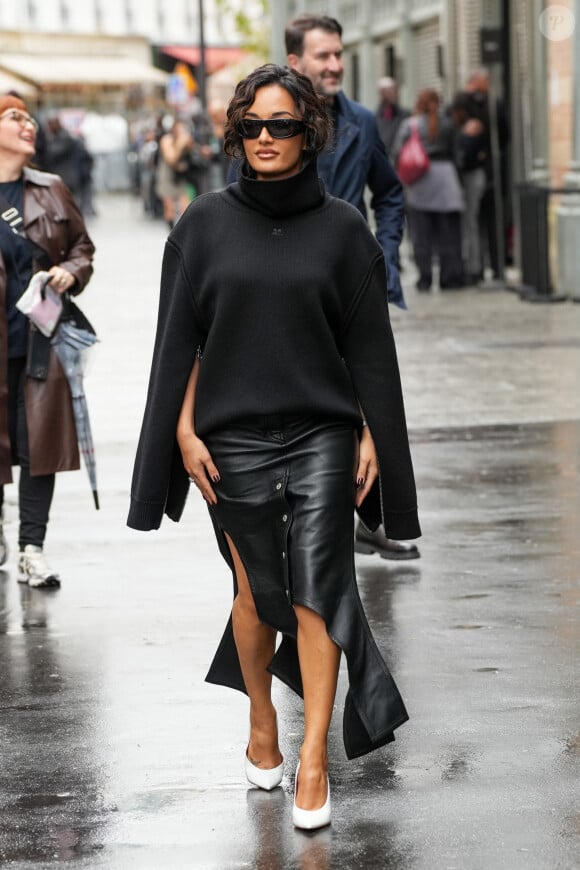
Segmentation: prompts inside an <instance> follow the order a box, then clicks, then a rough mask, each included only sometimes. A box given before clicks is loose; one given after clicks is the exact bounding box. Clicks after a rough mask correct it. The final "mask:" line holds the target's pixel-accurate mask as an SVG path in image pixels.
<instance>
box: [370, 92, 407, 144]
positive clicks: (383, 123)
mask: <svg viewBox="0 0 580 870" xmlns="http://www.w3.org/2000/svg"><path fill="white" fill-rule="evenodd" d="M377 87H378V91H379V105H378V106H377V111H376V112H375V117H376V119H377V127H378V128H379V135H380V137H381V139H382V140H383V144H384V146H385V150H386V152H387V154H388V155H389V157H391V159H392V151H393V144H394V142H395V138H396V136H397V133H398V132H399V127H400V126H401V122H402V121H404V120H405V118H408V117H409V115H410V114H411V113H410V111H409V110H408V109H403V107H402V106H400V105H399V88H398V86H397V82H396V81H395V79H392V78H390V76H384V78H380V79H379V81H378V83H377Z"/></svg>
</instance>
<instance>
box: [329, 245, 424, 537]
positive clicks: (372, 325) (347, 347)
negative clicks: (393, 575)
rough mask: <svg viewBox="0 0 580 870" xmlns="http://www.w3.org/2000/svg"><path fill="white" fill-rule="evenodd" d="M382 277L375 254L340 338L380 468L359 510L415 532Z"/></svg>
mask: <svg viewBox="0 0 580 870" xmlns="http://www.w3.org/2000/svg"><path fill="white" fill-rule="evenodd" d="M384 282H385V264H384V260H383V258H382V257H381V256H377V257H376V258H375V260H374V261H373V263H372V264H371V266H370V268H369V271H368V274H367V276H366V278H365V280H364V282H363V284H362V285H361V287H360V288H359V292H358V294H357V296H356V298H355V299H354V301H353V306H352V308H351V312H350V314H349V317H348V320H347V325H346V329H345V333H344V337H343V343H342V347H343V353H344V359H345V362H346V365H347V367H348V369H349V372H350V375H351V378H352V382H353V385H354V389H355V392H356V395H357V398H358V401H359V403H360V406H361V408H362V411H363V413H364V415H365V418H366V420H367V422H368V424H369V427H370V431H371V434H372V436H373V439H374V441H375V446H376V449H377V456H378V460H379V469H380V473H379V480H378V481H377V483H376V484H375V486H374V487H373V489H372V490H371V492H370V493H369V495H368V496H367V498H366V499H365V501H364V502H363V504H362V505H361V508H360V510H359V514H360V516H361V518H362V519H363V521H364V522H365V524H366V525H368V526H369V528H376V527H377V526H378V525H379V523H381V522H382V523H383V524H384V526H385V531H386V534H387V535H389V536H390V537H393V538H397V539H405V538H416V537H419V535H420V534H421V530H420V528H419V521H418V518H417V495H416V491H415V481H414V475H413V466H412V462H411V454H410V451H409V442H408V436H407V425H406V421H405V410H404V406H403V394H402V389H401V379H400V375H399V366H398V362H397V354H396V350H395V342H394V338H393V332H392V329H391V324H390V320H389V311H388V305H387V303H386V302H385V298H384V286H385V285H384Z"/></svg>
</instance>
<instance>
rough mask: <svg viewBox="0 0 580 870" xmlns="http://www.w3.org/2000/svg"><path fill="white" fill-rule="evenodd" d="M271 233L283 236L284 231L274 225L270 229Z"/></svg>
mask: <svg viewBox="0 0 580 870" xmlns="http://www.w3.org/2000/svg"><path fill="white" fill-rule="evenodd" d="M272 235H273V236H283V235H284V233H283V232H282V227H274V229H273V230H272Z"/></svg>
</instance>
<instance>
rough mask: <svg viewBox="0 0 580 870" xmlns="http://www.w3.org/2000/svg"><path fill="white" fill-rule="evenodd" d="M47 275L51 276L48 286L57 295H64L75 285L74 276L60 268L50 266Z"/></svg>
mask: <svg viewBox="0 0 580 870" xmlns="http://www.w3.org/2000/svg"><path fill="white" fill-rule="evenodd" d="M48 274H49V275H52V280H51V282H50V286H51V287H53V288H54V290H56V292H57V293H66V292H67V290H70V289H71V287H72V286H73V285H74V283H75V276H74V275H71V273H70V272H67V270H66V269H63V268H62V266H51V267H50V269H49V270H48Z"/></svg>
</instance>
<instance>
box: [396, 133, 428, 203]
mask: <svg viewBox="0 0 580 870" xmlns="http://www.w3.org/2000/svg"><path fill="white" fill-rule="evenodd" d="M410 128H411V135H410V136H409V138H408V139H407V141H406V142H405V144H404V145H403V147H402V148H401V150H400V152H399V159H398V160H397V173H398V175H399V178H400V179H401V182H402V183H403V184H404V185H407V186H408V185H410V184H415V182H416V181H419V179H420V178H422V177H423V176H424V175H425V173H426V172H427V170H428V169H429V167H430V165H431V161H430V160H429V155H428V154H427V152H426V151H425V146H424V145H423V142H422V141H421V137H420V135H419V127H418V124H417V121H416V120H415V119H412V120H411V121H410Z"/></svg>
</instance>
